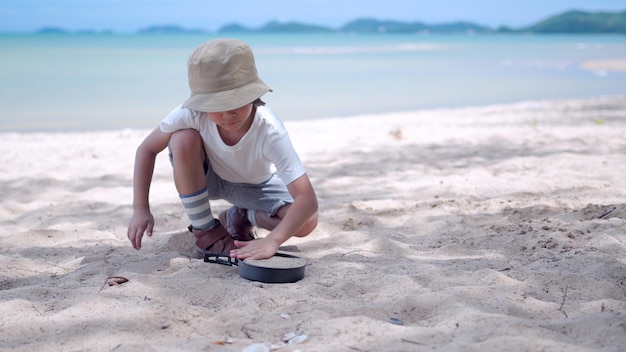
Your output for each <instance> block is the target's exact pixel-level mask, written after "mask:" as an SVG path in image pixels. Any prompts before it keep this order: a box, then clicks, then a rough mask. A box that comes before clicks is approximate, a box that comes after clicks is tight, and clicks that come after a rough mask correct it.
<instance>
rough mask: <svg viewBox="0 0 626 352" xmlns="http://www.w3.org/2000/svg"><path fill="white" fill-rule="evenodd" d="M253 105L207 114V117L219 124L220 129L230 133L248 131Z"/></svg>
mask: <svg viewBox="0 0 626 352" xmlns="http://www.w3.org/2000/svg"><path fill="white" fill-rule="evenodd" d="M252 108H253V105H252V103H250V104H247V105H244V106H242V107H240V108H237V109H234V110H229V111H223V112H207V113H206V114H207V116H208V117H209V118H210V119H211V120H212V121H213V122H215V124H217V126H218V127H220V128H221V129H224V130H226V131H228V132H239V131H242V130H245V131H247V130H248V128H250V123H249V122H250V121H252V119H249V117H250V115H251V114H252Z"/></svg>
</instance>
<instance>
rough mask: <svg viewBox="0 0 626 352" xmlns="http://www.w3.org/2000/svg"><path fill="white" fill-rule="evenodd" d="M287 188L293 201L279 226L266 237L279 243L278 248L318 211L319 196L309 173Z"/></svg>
mask: <svg viewBox="0 0 626 352" xmlns="http://www.w3.org/2000/svg"><path fill="white" fill-rule="evenodd" d="M287 189H288V190H289V193H291V196H292V197H293V203H292V204H291V206H290V207H289V210H288V211H287V214H285V216H284V217H283V219H282V220H281V222H280V223H279V224H278V226H276V228H274V230H272V232H270V233H269V234H268V235H267V237H266V238H268V239H271V240H273V241H275V242H276V243H277V247H276V248H278V247H279V246H280V245H281V244H283V243H284V242H285V241H287V240H288V239H289V238H290V237H291V236H293V235H294V234H296V233H297V232H298V231H299V230H300V228H302V225H304V223H305V222H306V221H307V220H309V219H310V218H311V217H312V216H313V215H315V213H316V212H317V196H316V195H315V191H314V190H313V185H311V181H310V180H309V176H308V175H307V174H304V175H302V176H300V177H298V178H297V179H295V180H294V181H293V182H291V183H290V184H288V185H287Z"/></svg>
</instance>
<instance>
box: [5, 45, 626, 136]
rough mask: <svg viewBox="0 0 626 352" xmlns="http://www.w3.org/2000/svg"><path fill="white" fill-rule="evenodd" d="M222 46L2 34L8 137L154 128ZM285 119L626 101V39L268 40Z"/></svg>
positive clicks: (263, 61)
mask: <svg viewBox="0 0 626 352" xmlns="http://www.w3.org/2000/svg"><path fill="white" fill-rule="evenodd" d="M215 37H216V36H215V35H209V34H205V35H199V34H193V35H134V34H133V35H131V34H75V35H50V34H0V131H25V132H28V131H75V130H103V129H123V128H151V127H153V126H156V125H157V124H158V122H159V121H160V120H161V119H162V118H163V117H164V116H165V115H166V114H167V113H168V112H169V111H170V110H171V109H172V108H174V107H175V106H177V105H178V104H180V103H181V102H182V101H183V100H184V99H185V98H186V97H187V96H188V94H189V91H188V87H187V75H186V67H185V65H186V60H187V57H188V55H189V54H190V53H191V51H192V50H193V49H194V48H195V47H196V46H197V45H199V44H200V43H202V42H204V41H206V40H209V39H213V38H215ZM238 38H240V39H243V40H245V41H247V42H248V43H249V44H250V45H251V46H252V48H253V50H254V51H255V55H256V60H257V66H258V69H259V73H260V75H261V77H262V78H263V79H264V80H265V81H266V83H268V85H270V86H271V87H272V88H273V89H274V92H273V93H269V94H267V95H266V96H265V100H266V101H267V102H268V104H269V105H270V106H271V108H272V109H273V110H274V111H276V112H277V113H278V115H279V116H281V117H282V118H283V119H284V120H294V119H310V118H318V117H336V118H340V117H343V116H352V115H359V114H368V113H380V112H393V111H409V110H418V109H424V108H449V107H461V106H476V105H485V104H497V103H508V102H517V101H524V100H546V99H562V98H585V97H592V96H599V95H623V94H626V72H610V71H603V70H597V71H593V70H585V69H582V68H581V64H582V63H583V62H585V61H586V60H597V59H622V60H626V36H624V35H515V34H511V35H501V34H498V35H348V34H341V35H339V34H337V35H335V34H325V35H308V34H297V35H287V34H280V35H260V34H252V35H245V36H239V37H238Z"/></svg>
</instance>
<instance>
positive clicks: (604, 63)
mask: <svg viewBox="0 0 626 352" xmlns="http://www.w3.org/2000/svg"><path fill="white" fill-rule="evenodd" d="M625 64H626V61H623V60H592V61H585V62H583V63H581V67H582V66H585V69H587V70H590V71H597V72H607V71H615V72H619V71H623V70H624V69H626V67H622V66H624V65H625ZM622 97H626V95H625V94H615V95H597V96H590V97H581V98H576V97H573V98H572V97H569V98H567V97H566V98H559V99H523V100H518V101H513V102H505V103H490V104H479V105H476V104H470V105H463V106H451V107H431V108H423V109H417V110H406V111H387V112H379V113H369V114H355V115H346V116H326V117H316V118H299V119H298V118H296V119H283V122H284V123H285V124H293V123H298V122H305V121H317V120H345V119H360V118H364V117H368V116H372V115H373V116H392V115H406V114H417V115H422V114H428V113H429V112H440V111H454V110H459V111H462V110H467V109H481V108H490V107H502V108H506V107H507V106H515V105H519V104H550V103H555V104H559V103H563V102H571V101H589V100H597V99H600V100H602V99H609V100H613V99H620V98H622ZM270 108H271V106H270ZM164 116H165V113H164ZM159 123H160V120H158V119H155V122H154V125H153V126H148V127H111V128H102V129H83V128H63V129H42V130H37V129H30V130H24V129H19V130H1V129H0V134H11V133H16V134H47V133H48V134H63V133H97V132H129V131H142V130H146V131H149V130H152V129H153V128H155V127H157V126H158V124H159Z"/></svg>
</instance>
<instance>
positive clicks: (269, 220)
mask: <svg viewBox="0 0 626 352" xmlns="http://www.w3.org/2000/svg"><path fill="white" fill-rule="evenodd" d="M224 187H225V188H229V192H227V193H226V194H228V195H229V198H227V199H226V200H227V201H229V202H230V203H232V204H234V205H235V206H234V207H233V208H230V209H228V210H227V211H226V212H225V215H228V214H229V212H232V213H235V211H236V212H237V214H238V216H233V217H227V216H226V217H225V219H226V221H225V222H224V226H226V228H227V229H229V232H230V231H231V227H239V228H244V227H245V226H250V227H252V226H256V227H260V228H264V229H267V230H270V231H271V230H273V229H274V228H275V227H276V226H278V224H279V223H280V221H281V220H282V218H283V217H284V216H285V214H286V213H287V210H288V209H289V207H290V205H291V203H292V202H293V198H292V197H291V194H290V193H289V190H288V189H287V186H285V184H284V183H283V182H282V180H281V179H280V178H279V177H278V176H277V175H276V174H274V175H273V176H272V177H271V178H270V179H269V180H267V181H266V182H263V183H261V184H258V185H252V184H233V183H228V182H224ZM243 213H245V214H246V216H243ZM222 217H223V214H220V218H222ZM231 219H232V220H231ZM316 225H317V215H315V216H313V217H311V219H309V220H308V221H307V222H306V223H305V224H304V225H303V226H302V228H301V229H300V230H299V231H298V232H297V233H296V234H295V236H298V237H303V236H306V235H308V234H309V233H311V232H312V231H313V230H314V229H315V227H316ZM231 235H232V233H231Z"/></svg>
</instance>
